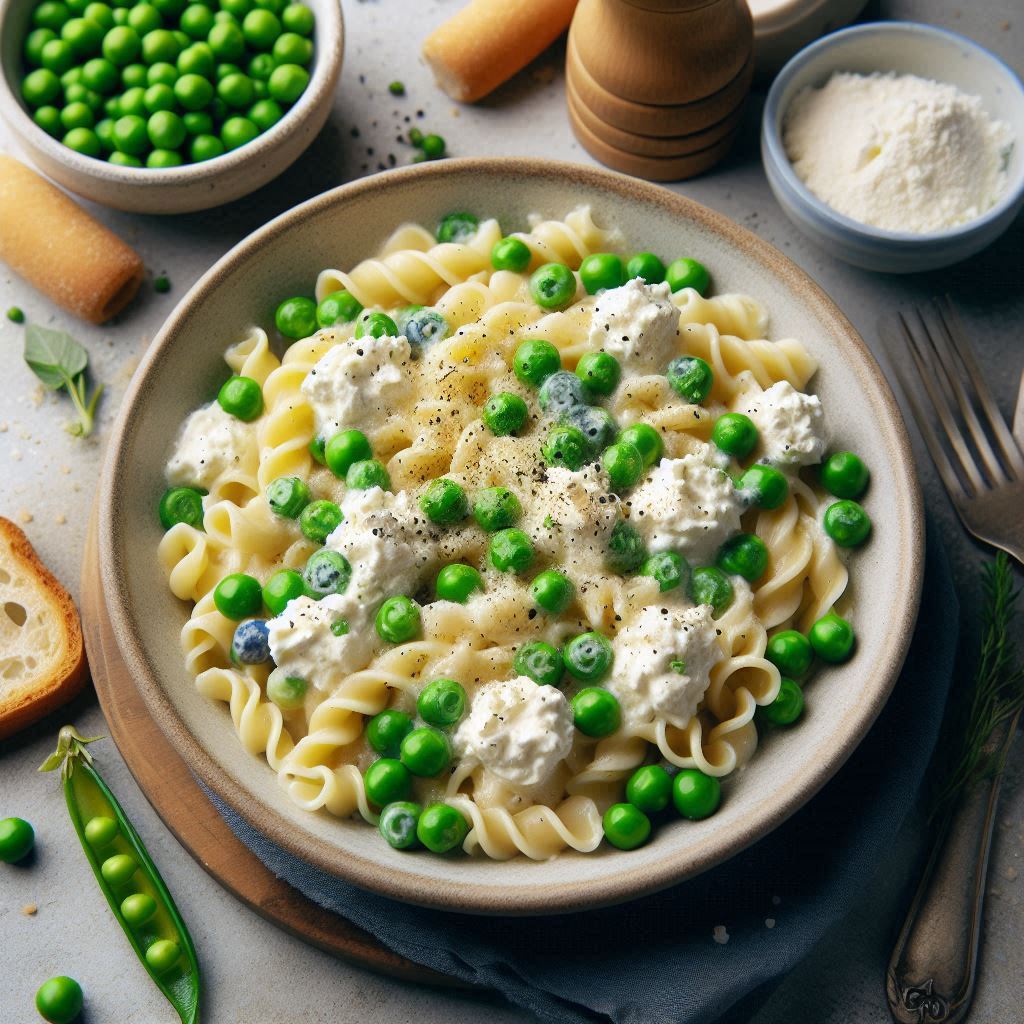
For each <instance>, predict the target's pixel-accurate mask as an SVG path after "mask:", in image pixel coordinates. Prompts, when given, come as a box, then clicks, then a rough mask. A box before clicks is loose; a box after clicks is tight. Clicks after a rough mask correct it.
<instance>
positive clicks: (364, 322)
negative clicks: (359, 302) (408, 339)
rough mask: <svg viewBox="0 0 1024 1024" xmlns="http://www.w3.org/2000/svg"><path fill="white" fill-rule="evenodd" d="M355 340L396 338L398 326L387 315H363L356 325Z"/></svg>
mask: <svg viewBox="0 0 1024 1024" xmlns="http://www.w3.org/2000/svg"><path fill="white" fill-rule="evenodd" d="M355 336H356V337H357V338H366V337H370V338H384V337H388V338H397V337H398V325H397V324H396V323H395V321H394V320H392V319H391V317H389V316H388V315H387V313H364V314H363V315H362V316H361V317H360V318H359V322H358V323H357V324H356V330H355Z"/></svg>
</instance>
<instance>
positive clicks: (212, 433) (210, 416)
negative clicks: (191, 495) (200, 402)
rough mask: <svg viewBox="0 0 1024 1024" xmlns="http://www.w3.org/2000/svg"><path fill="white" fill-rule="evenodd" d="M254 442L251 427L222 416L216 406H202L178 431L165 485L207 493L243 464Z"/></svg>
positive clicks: (220, 409)
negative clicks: (201, 489)
mask: <svg viewBox="0 0 1024 1024" xmlns="http://www.w3.org/2000/svg"><path fill="white" fill-rule="evenodd" d="M254 440H255V428H254V426H253V424H252V423H244V422H243V421H242V420H240V419H238V417H237V416H232V415H231V414H230V413H227V412H225V411H224V410H223V409H222V408H221V407H220V406H219V405H218V404H217V403H216V402H211V403H210V404H209V405H204V406H203V407H202V408H201V409H196V411H195V412H194V413H192V415H191V416H189V418H188V419H187V420H185V423H184V425H183V426H182V428H181V433H180V434H179V435H178V440H177V443H176V444H175V447H174V454H173V455H171V458H170V461H169V462H168V463H167V470H166V476H167V482H168V483H169V484H171V485H172V486H174V487H201V488H203V489H204V490H207V491H208V490H210V488H211V487H212V486H213V484H214V482H215V481H216V480H217V478H218V477H220V476H222V475H223V474H224V473H226V472H228V471H229V470H230V469H232V468H234V467H235V466H237V465H239V464H240V463H241V462H242V460H243V458H244V457H245V455H246V452H247V450H248V449H249V448H250V447H251V446H252V445H253V444H254Z"/></svg>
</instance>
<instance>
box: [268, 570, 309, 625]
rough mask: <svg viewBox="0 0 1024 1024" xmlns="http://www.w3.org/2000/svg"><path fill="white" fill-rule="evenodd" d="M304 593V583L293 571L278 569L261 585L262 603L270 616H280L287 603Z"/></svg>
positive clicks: (299, 575)
mask: <svg viewBox="0 0 1024 1024" xmlns="http://www.w3.org/2000/svg"><path fill="white" fill-rule="evenodd" d="M305 593H306V583H305V581H304V580H303V578H302V575H301V574H300V573H297V572H296V571H295V570H294V569H278V570H277V572H275V573H274V575H273V576H271V577H270V579H269V580H267V582H266V583H264V584H263V603H264V604H265V605H266V606H267V609H268V610H269V611H270V613H271V614H272V615H280V614H281V613H282V612H283V611H284V610H285V608H286V607H287V606H288V602H289V601H294V600H295V599H296V598H297V597H302V595H303V594H305Z"/></svg>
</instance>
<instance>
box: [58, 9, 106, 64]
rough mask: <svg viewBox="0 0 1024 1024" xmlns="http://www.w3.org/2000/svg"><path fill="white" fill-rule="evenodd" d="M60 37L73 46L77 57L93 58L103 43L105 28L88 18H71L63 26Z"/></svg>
mask: <svg viewBox="0 0 1024 1024" xmlns="http://www.w3.org/2000/svg"><path fill="white" fill-rule="evenodd" d="M60 37H61V39H64V40H66V41H67V42H68V43H70V44H71V49H72V50H74V51H75V56H76V57H91V56H92V55H93V54H94V53H96V52H97V51H98V50H99V49H100V44H101V43H102V42H103V28H102V27H101V26H100V25H97V24H96V22H95V21H90V20H89V19H88V18H71V19H70V20H68V21H66V22H64V24H63V26H61V30H60Z"/></svg>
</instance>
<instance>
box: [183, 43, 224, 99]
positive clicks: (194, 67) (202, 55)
mask: <svg viewBox="0 0 1024 1024" xmlns="http://www.w3.org/2000/svg"><path fill="white" fill-rule="evenodd" d="M175 66H176V67H177V69H178V74H179V75H181V76H184V75H198V76H199V77H201V78H203V79H206V80H207V81H206V84H207V85H209V87H210V88H209V91H208V92H206V93H204V95H206V96H208V99H207V100H206V103H209V102H211V101H212V99H213V85H212V84H211V83H210V81H209V80H210V79H212V78H213V76H214V73H215V68H216V66H217V58H216V57H215V56H214V54H213V50H211V49H210V46H209V44H208V43H193V44H192V45H191V46H186V47H185V49H184V50H182V51H181V53H179V54H178V59H177V61H176V62H175ZM174 84H175V86H177V84H178V83H177V82H175V83H174ZM175 93H176V94H177V95H178V100H179V102H180V101H181V93H179V92H178V90H177V89H175ZM196 102H197V101H196ZM204 105H205V104H204ZM188 109H189V110H193V109H196V108H195V107H194V106H190V107H189V108H188ZM199 109H201V108H199Z"/></svg>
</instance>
